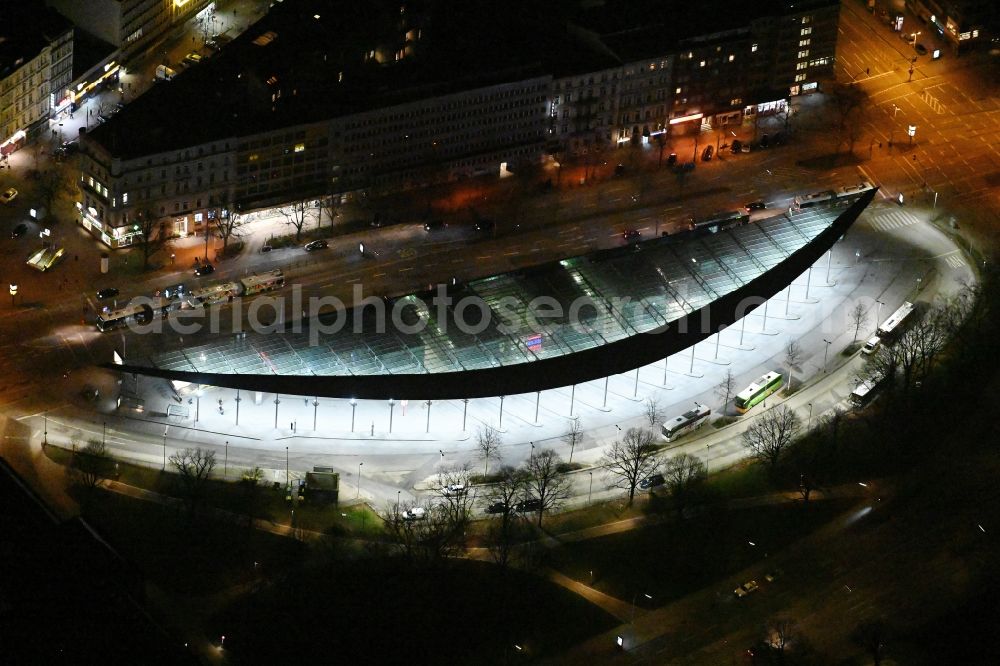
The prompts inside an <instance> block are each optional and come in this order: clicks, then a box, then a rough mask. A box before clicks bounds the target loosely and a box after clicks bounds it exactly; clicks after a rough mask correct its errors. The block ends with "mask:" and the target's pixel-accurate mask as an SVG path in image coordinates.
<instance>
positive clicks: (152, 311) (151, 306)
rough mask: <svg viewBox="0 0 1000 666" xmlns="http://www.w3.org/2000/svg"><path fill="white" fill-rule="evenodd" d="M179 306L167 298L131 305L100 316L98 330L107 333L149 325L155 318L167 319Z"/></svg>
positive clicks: (98, 316) (97, 322)
mask: <svg viewBox="0 0 1000 666" xmlns="http://www.w3.org/2000/svg"><path fill="white" fill-rule="evenodd" d="M177 306H178V304H177V303H175V302H171V301H170V300H168V299H165V298H154V299H151V301H150V302H148V303H129V304H128V305H126V306H125V307H123V308H119V309H118V310H112V311H110V312H102V313H100V314H98V315H97V321H96V324H97V330H99V331H101V332H102V333H107V332H108V331H112V330H114V329H116V328H122V327H125V326H128V325H130V324H139V325H142V324H148V323H149V322H151V321H153V319H154V318H155V317H160V318H162V317H166V316H167V313H168V312H170V311H171V310H173V309H175V308H176V307H177Z"/></svg>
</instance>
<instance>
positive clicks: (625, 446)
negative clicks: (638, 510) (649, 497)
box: [599, 428, 659, 506]
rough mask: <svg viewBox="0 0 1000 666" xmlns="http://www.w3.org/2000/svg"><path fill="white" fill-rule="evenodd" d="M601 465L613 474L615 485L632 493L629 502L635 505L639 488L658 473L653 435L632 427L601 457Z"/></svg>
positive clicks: (647, 431)
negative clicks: (640, 484)
mask: <svg viewBox="0 0 1000 666" xmlns="http://www.w3.org/2000/svg"><path fill="white" fill-rule="evenodd" d="M599 464H600V466H601V467H603V468H604V469H606V470H607V472H608V474H610V475H611V477H612V480H611V485H612V486H614V487H616V488H625V489H626V490H628V503H629V506H631V505H632V500H633V499H634V498H635V489H636V486H638V485H639V482H640V481H642V480H643V479H644V478H646V477H647V476H649V475H651V474H653V473H654V472H655V471H656V468H657V466H658V465H659V462H658V461H657V459H656V447H654V446H653V432H652V431H651V430H647V429H645V428H629V429H628V430H626V431H625V433H624V434H623V435H622V437H621V439H616V440H615V441H614V442H613V443H612V444H611V448H610V449H609V450H608V452H607V453H605V454H604V456H603V457H602V458H601V461H600V463H599Z"/></svg>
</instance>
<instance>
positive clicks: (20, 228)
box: [10, 222, 28, 238]
mask: <svg viewBox="0 0 1000 666" xmlns="http://www.w3.org/2000/svg"><path fill="white" fill-rule="evenodd" d="M26 233H28V225H27V224H24V223H23V222H22V223H21V224H19V225H17V226H16V227H14V230H13V231H12V232H10V237H11V238H20V237H21V236H23V235H24V234H26Z"/></svg>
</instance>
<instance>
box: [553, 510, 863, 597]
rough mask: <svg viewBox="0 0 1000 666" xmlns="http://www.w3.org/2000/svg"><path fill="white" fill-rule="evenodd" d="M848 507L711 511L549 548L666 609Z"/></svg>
mask: <svg viewBox="0 0 1000 666" xmlns="http://www.w3.org/2000/svg"><path fill="white" fill-rule="evenodd" d="M847 506H848V502H846V501H830V502H812V503H810V504H809V506H808V507H803V506H800V505H797V504H796V505H789V504H782V505H775V506H762V507H754V508H751V509H738V510H727V509H723V508H709V509H708V510H706V511H705V512H704V513H701V514H699V515H698V516H697V517H696V518H694V519H689V520H686V521H683V522H671V523H667V524H663V525H656V526H652V527H646V528H642V529H638V530H633V531H631V532H624V533H621V534H614V535H610V536H606V537H602V538H599V539H591V540H588V541H582V542H577V543H570V544H567V545H565V546H562V547H560V548H558V549H555V550H553V551H552V552H551V553H550V557H551V560H550V563H551V565H552V566H553V567H554V568H555V569H557V570H559V571H561V572H562V573H564V574H566V575H567V576H569V577H570V578H573V579H575V580H579V581H583V582H585V583H588V584H593V585H594V587H595V588H597V589H599V590H601V591H603V592H606V593H608V594H610V595H612V596H615V597H618V598H619V599H626V600H628V599H631V598H632V596H633V595H635V594H636V593H637V592H638V593H640V596H642V594H649V595H652V597H653V601H652V602H651V604H653V605H657V606H659V605H662V604H664V603H667V602H668V601H670V600H673V599H678V598H680V597H683V596H684V595H686V594H688V593H689V592H692V591H694V590H697V589H700V588H702V587H704V586H705V585H708V584H710V583H712V582H714V581H716V580H718V579H720V578H723V577H725V576H728V575H731V574H732V573H734V572H736V571H739V570H740V569H743V568H744V567H746V566H748V565H750V564H752V563H754V562H757V561H759V560H762V559H763V558H764V557H765V556H766V554H767V553H776V552H778V551H779V550H780V549H781V548H783V547H784V546H786V545H788V544H789V543H791V542H793V541H795V540H797V539H799V538H801V537H803V536H805V535H807V534H809V533H810V532H812V531H813V530H814V529H816V528H817V527H819V526H821V525H823V524H824V523H826V522H828V521H829V520H831V519H832V518H833V517H834V516H836V515H837V514H838V513H840V512H842V511H843V510H844V509H845V508H846V507H847ZM750 542H753V543H754V544H756V545H755V546H752V545H750ZM591 572H593V578H591Z"/></svg>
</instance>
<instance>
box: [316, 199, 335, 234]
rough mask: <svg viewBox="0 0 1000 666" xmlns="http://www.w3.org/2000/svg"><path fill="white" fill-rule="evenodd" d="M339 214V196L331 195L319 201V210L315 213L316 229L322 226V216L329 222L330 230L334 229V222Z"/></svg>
mask: <svg viewBox="0 0 1000 666" xmlns="http://www.w3.org/2000/svg"><path fill="white" fill-rule="evenodd" d="M339 214H340V196H339V195H331V196H328V197H323V198H322V199H320V200H319V209H318V210H317V211H316V227H317V228H319V227H322V226H323V216H324V215H326V217H327V218H328V219H329V220H330V228H331V229H332V228H333V227H334V221H335V220H336V219H337V216H338V215H339Z"/></svg>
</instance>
